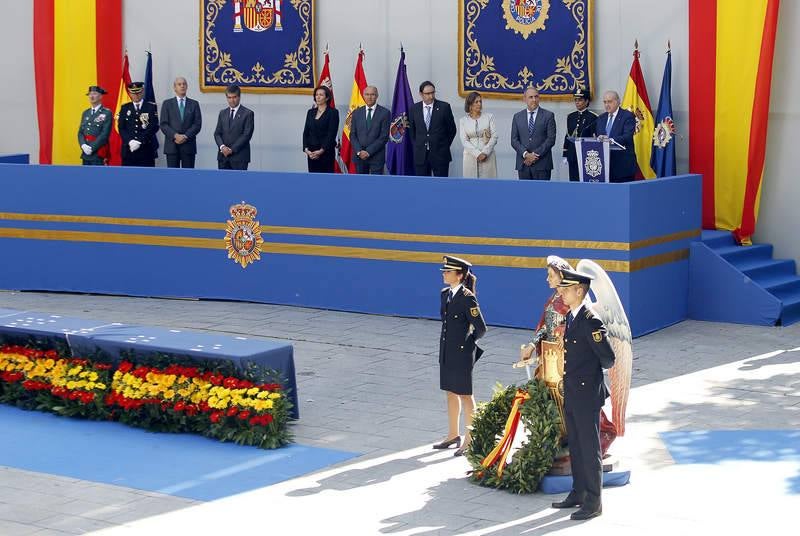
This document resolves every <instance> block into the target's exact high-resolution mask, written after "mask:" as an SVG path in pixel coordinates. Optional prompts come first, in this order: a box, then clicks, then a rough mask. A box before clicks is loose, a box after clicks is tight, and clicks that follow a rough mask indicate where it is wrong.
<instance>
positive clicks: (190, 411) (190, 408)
mask: <svg viewBox="0 0 800 536" xmlns="http://www.w3.org/2000/svg"><path fill="white" fill-rule="evenodd" d="M186 415H188V416H189V417H194V416H195V415H197V406H196V405H194V404H187V405H186Z"/></svg>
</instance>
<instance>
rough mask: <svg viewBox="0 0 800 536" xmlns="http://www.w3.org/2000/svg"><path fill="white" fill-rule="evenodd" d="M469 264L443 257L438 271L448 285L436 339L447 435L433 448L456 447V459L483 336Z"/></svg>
mask: <svg viewBox="0 0 800 536" xmlns="http://www.w3.org/2000/svg"><path fill="white" fill-rule="evenodd" d="M471 266H472V265H471V264H470V263H469V262H467V261H465V260H463V259H459V258H458V257H452V256H449V255H447V256H445V257H444V266H443V267H442V268H441V270H442V277H443V278H444V282H445V284H446V285H447V286H446V287H445V288H443V289H442V293H441V316H442V335H441V337H440V340H439V388H440V389H442V390H443V391H445V392H447V419H448V425H449V426H448V434H447V437H446V438H445V440H444V441H442V442H440V443H437V444H435V445H434V446H433V448H435V449H446V448H448V447H450V446H452V445H455V446H456V447H457V450H456V452H455V456H462V455H463V454H464V451H465V450H466V449H467V447H468V446H469V442H470V436H469V427H470V426H471V425H472V413H473V411H474V410H475V399H474V398H473V397H472V367H473V365H474V364H475V362H476V361H477V360H478V359H479V358H480V357H481V354H483V350H481V349H480V348H478V345H477V344H475V341H477V340H478V339H480V338H481V337H483V335H484V334H485V333H486V322H484V320H483V315H482V314H481V309H480V307H479V306H478V300H477V299H476V298H475V282H476V280H477V278H476V277H475V274H473V273H472V272H471V271H470V268H471ZM462 409H463V412H464V420H465V429H466V433H465V435H464V443H463V445H462V444H461V436H460V434H459V422H458V421H459V417H460V413H461V410H462Z"/></svg>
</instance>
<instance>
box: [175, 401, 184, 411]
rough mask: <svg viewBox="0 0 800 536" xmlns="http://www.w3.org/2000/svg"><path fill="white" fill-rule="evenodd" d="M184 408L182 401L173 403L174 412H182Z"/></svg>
mask: <svg viewBox="0 0 800 536" xmlns="http://www.w3.org/2000/svg"><path fill="white" fill-rule="evenodd" d="M184 408H186V402H184V401H183V400H178V401H177V402H176V403H175V411H183V410H184Z"/></svg>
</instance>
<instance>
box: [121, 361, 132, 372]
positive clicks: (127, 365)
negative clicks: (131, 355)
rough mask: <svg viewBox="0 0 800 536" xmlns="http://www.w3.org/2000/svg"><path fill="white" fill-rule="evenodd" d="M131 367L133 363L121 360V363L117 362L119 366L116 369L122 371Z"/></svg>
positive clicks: (128, 370) (127, 370) (126, 370)
mask: <svg viewBox="0 0 800 536" xmlns="http://www.w3.org/2000/svg"><path fill="white" fill-rule="evenodd" d="M132 368H133V363H130V362H129V361H123V362H122V363H120V364H119V368H118V369H117V370H119V371H120V372H123V373H124V372H130V370H131V369H132Z"/></svg>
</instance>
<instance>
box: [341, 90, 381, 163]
mask: <svg viewBox="0 0 800 536" xmlns="http://www.w3.org/2000/svg"><path fill="white" fill-rule="evenodd" d="M362 95H363V97H364V102H365V103H366V106H361V107H360V108H358V109H356V110H355V111H354V112H353V114H352V115H351V116H350V144H351V145H352V146H353V157H352V158H353V164H355V166H356V173H359V174H370V175H383V167H384V165H385V164H386V142H388V141H389V116H390V113H389V110H387V109H386V108H384V107H383V106H381V105H380V104H376V102H378V88H376V87H375V86H367V87H365V88H364V93H363V94H362Z"/></svg>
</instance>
